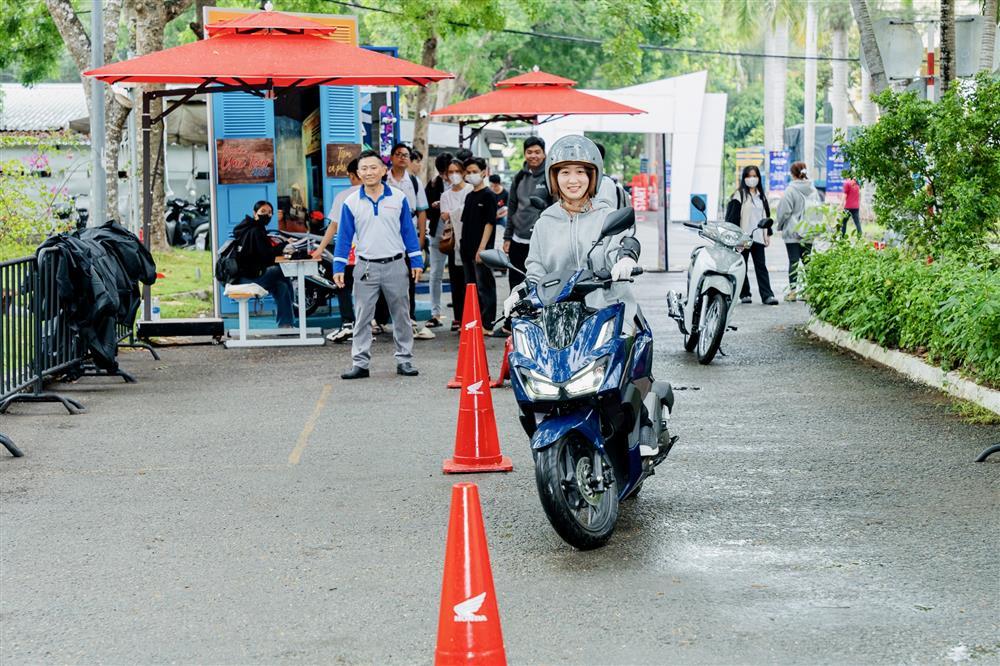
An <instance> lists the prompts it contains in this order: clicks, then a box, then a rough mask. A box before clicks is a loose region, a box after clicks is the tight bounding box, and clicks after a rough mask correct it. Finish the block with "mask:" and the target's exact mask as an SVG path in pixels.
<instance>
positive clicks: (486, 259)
mask: <svg viewBox="0 0 1000 666" xmlns="http://www.w3.org/2000/svg"><path fill="white" fill-rule="evenodd" d="M479 258H480V259H481V260H482V262H483V263H484V264H486V265H487V266H489V267H490V268H494V269H498V268H511V264H510V257H508V256H507V253H505V252H504V251H503V250H483V251H482V252H480V253H479Z"/></svg>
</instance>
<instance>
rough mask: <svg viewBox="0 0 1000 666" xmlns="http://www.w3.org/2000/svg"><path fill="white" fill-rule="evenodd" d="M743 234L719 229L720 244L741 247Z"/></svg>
mask: <svg viewBox="0 0 1000 666" xmlns="http://www.w3.org/2000/svg"><path fill="white" fill-rule="evenodd" d="M742 236H743V234H741V233H737V232H736V231H733V230H732V229H722V228H720V229H719V242H721V243H722V244H724V245H728V246H730V247H736V246H737V245H739V243H740V240H741V238H742Z"/></svg>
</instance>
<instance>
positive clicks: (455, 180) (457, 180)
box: [448, 173, 462, 185]
mask: <svg viewBox="0 0 1000 666" xmlns="http://www.w3.org/2000/svg"><path fill="white" fill-rule="evenodd" d="M448 180H450V181H451V184H452V185H461V184H462V174H460V173H452V174H448Z"/></svg>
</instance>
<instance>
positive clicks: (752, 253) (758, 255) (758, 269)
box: [740, 243, 774, 302]
mask: <svg viewBox="0 0 1000 666" xmlns="http://www.w3.org/2000/svg"><path fill="white" fill-rule="evenodd" d="M749 259H753V270H754V273H756V274H757V291H759V292H760V300H761V301H762V302H763V301H766V300H767V299H769V298H774V291H772V290H771V276H770V275H768V273H767V261H766V258H765V256H764V244H763V243H754V244H753V245H751V246H750V249H749V250H743V262H744V265H746V266H747V272H746V278H745V279H744V280H743V289H742V290H740V298H747V297H749V296H750V266H749V264H748V263H747V262H748V261H749Z"/></svg>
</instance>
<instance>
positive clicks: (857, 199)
mask: <svg viewBox="0 0 1000 666" xmlns="http://www.w3.org/2000/svg"><path fill="white" fill-rule="evenodd" d="M860 209H861V188H860V187H859V186H858V181H856V180H854V179H853V178H847V179H845V180H844V219H843V221H842V222H841V223H840V235H841V236H844V235H846V234H847V221H848V220H854V228H855V229H857V230H858V235H859V236H860V235H861V213H860Z"/></svg>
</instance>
